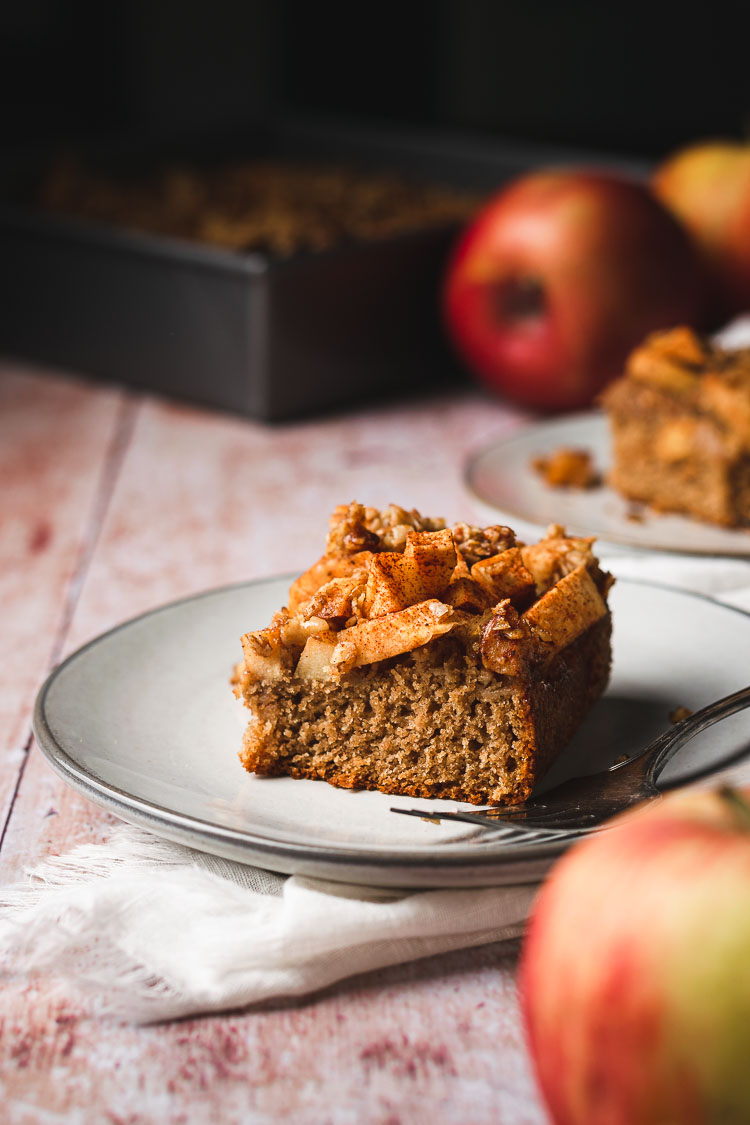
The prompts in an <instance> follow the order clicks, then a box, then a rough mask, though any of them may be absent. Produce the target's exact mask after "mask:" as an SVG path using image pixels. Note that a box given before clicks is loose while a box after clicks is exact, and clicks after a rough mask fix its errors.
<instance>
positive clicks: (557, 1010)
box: [521, 790, 750, 1125]
mask: <svg viewBox="0 0 750 1125" xmlns="http://www.w3.org/2000/svg"><path fill="white" fill-rule="evenodd" d="M749 797H750V790H749V791H747V792H745V793H739V792H736V791H733V790H724V791H720V792H715V793H710V792H702V793H693V794H675V795H674V796H672V797H667V798H666V799H665V800H664V801H663V802H661V803H660V804H658V805H652V806H649V807H648V808H646V809H645V811H643V810H641V811H638V812H636V813H635V814H631V815H630V816H629V817H627V818H625V819H623V820H622V821H621V822H620V824H619V826H618V827H617V828H616V829H615V828H613V829H612V830H611V831H607V832H604V833H602V834H601V835H600V836H597V837H594V838H592V839H590V840H588V841H586V842H585V843H584V844H582V845H580V846H579V847H578V848H574V849H573V850H572V851H571V852H569V853H568V855H567V856H565V857H564V858H563V859H562V860H561V861H560V862H559V864H557V865H556V866H555V867H554V868H553V870H552V872H551V875H550V877H549V879H548V881H547V882H546V883H545V885H544V886H543V888H542V890H541V892H540V895H539V897H538V899H537V902H536V905H535V908H534V913H533V917H532V920H531V923H530V926H529V930H528V933H527V937H526V941H525V945H524V949H523V955H522V962H521V996H522V1004H523V1010H524V1018H525V1021H526V1029H527V1034H528V1041H529V1046H530V1050H531V1054H532V1056H533V1059H534V1062H535V1065H536V1070H537V1075H538V1078H539V1082H540V1085H541V1088H542V1091H543V1093H544V1096H545V1098H546V1100H547V1103H548V1106H549V1109H550V1113H551V1116H552V1119H553V1121H554V1122H555V1123H556V1125H666V1123H667V1122H669V1125H688V1123H689V1125H708V1123H711V1125H718V1123H719V1122H721V1123H722V1125H747V1123H748V1122H750V805H748V803H747V801H748V798H749Z"/></svg>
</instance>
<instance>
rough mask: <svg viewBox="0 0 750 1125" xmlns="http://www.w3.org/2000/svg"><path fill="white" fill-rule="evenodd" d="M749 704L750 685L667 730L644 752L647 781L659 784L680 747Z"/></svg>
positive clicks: (643, 764) (642, 756) (749, 705)
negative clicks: (665, 769) (661, 775)
mask: <svg viewBox="0 0 750 1125" xmlns="http://www.w3.org/2000/svg"><path fill="white" fill-rule="evenodd" d="M745 707H750V686H749V687H745V688H741V689H740V691H735V692H732V694H731V695H725V696H724V698H723V699H717V700H716V701H715V702H714V703H708V704H706V706H705V707H701V708H700V709H699V710H698V711H694V712H693V714H692V715H689V716H688V717H687V718H686V719H683V720H682V722H679V723H676V724H675V726H674V727H673V728H672V729H671V730H667V731H665V732H664V734H662V735H660V736H659V737H658V738H657V739H656V740H655V741H654V742H652V743H651V745H650V746H649V748H648V749H647V750H646V751H644V753H643V754H642V755H641V759H640V760H641V763H642V768H643V775H644V777H645V778H646V780H647V781H650V782H651V783H652V784H655V782H656V780H657V778H658V777H659V775H660V774H661V772H662V770H663V769H664V767H665V766H666V764H667V763H668V762H669V761H670V760H671V759H672V758H673V757H674V755H675V754H676V753H677V751H678V750H679V749H680V747H682V746H684V745H685V743H686V742H689V741H690V739H691V738H695V736H696V734H700V732H701V731H703V730H705V729H706V728H707V727H710V726H712V725H713V724H714V723H716V722H718V721H719V720H720V719H726V718H727V717H728V716H729V715H734V714H735V712H736V711H742V710H743V709H744V708H745ZM624 764H625V763H624ZM614 768H615V769H616V768H617V767H614Z"/></svg>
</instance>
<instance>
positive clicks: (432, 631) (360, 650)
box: [331, 598, 462, 674]
mask: <svg viewBox="0 0 750 1125" xmlns="http://www.w3.org/2000/svg"><path fill="white" fill-rule="evenodd" d="M461 620H462V619H461V617H460V616H459V615H458V614H456V612H455V611H454V610H453V609H452V608H451V607H450V606H448V605H445V604H444V603H443V602H439V601H437V599H434V598H432V599H430V600H428V601H424V602H420V603H419V604H417V605H411V606H408V607H407V608H406V609H402V610H400V611H398V612H396V613H389V614H386V615H385V616H383V617H376V618H373V619H372V620H371V621H361V622H360V623H359V624H358V625H353V626H351V628H349V629H343V630H342V631H341V632H340V633H338V634H337V638H338V643H337V644H336V648H335V650H334V652H333V655H332V657H331V666H332V667H333V668H335V669H336V672H337V673H338V674H343V673H345V672H348V671H349V670H350V669H352V668H356V667H359V666H361V665H364V664H374V663H375V662H376V661H378V660H387V659H388V658H389V657H391V656H399V655H400V654H401V653H402V652H411V651H412V649H415V648H419V647H420V645H426V644H427V643H428V642H429V641H431V640H433V639H434V638H435V637H440V636H442V635H443V634H444V633H448V632H450V630H451V629H452V628H453V627H454V626H455V625H457V624H459V622H460V621H461Z"/></svg>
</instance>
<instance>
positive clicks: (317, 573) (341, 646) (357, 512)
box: [239, 503, 612, 690]
mask: <svg viewBox="0 0 750 1125" xmlns="http://www.w3.org/2000/svg"><path fill="white" fill-rule="evenodd" d="M592 543H593V540H592V539H590V538H576V537H568V536H567V535H566V534H565V531H564V529H563V528H562V527H560V526H558V525H555V524H553V525H551V526H550V528H549V529H548V531H547V534H546V536H545V537H544V538H543V539H542V540H540V542H539V543H536V544H532V545H529V546H525V545H523V544H517V543H516V541H515V536H514V535H513V532H512V531H511V530H510V529H509V528H507V527H504V526H501V525H498V526H496V527H488V528H482V529H480V528H476V527H472V526H470V525H467V524H463V523H462V524H456V525H455V526H454V527H452V528H447V527H445V521H444V520H440V519H427V518H425V517H423V516H421V515H420V513H419V512H417V511H414V510H412V511H406V510H405V509H403V508H399V507H398V506H396V505H391V506H390V507H389V508H387V509H385V510H384V511H382V512H380V511H377V510H375V509H371V508H365V507H363V506H362V505H360V504H356V503H354V504H349V505H342V506H340V507H338V508H337V509H336V510H335V512H334V513H333V516H332V517H331V530H330V534H329V537H328V543H327V547H326V553H325V554H324V555H323V556H322V558H321V559H319V560H318V562H317V563H315V564H314V565H313V566H312V567H310V569H309V570H308V571H306V572H305V574H303V575H301V576H300V578H298V579H297V580H296V582H294V583H293V584H292V587H291V589H290V597H289V605H288V607H286V608H285V609H283V610H281V611H280V612H279V613H277V614H275V615H274V617H273V619H272V621H271V624H270V626H269V627H268V628H266V629H261V630H258V631H256V632H253V633H247V634H245V636H244V637H243V638H242V645H243V653H244V668H243V669H242V670H241V671H240V680H241V681H242V680H243V678H244V679H245V680H247V679H248V678H249V679H250V680H253V679H260V680H274V679H280V678H283V677H285V676H286V677H289V676H293V677H297V678H301V679H338V678H340V677H341V676H343V675H346V674H347V673H348V672H350V671H351V670H352V669H354V668H358V667H362V666H365V665H370V664H374V663H377V662H378V661H382V660H387V659H389V658H391V657H394V656H398V655H401V654H403V653H407V652H411V651H412V650H414V649H416V648H419V647H420V646H422V645H425V644H427V643H429V642H430V641H432V640H434V639H435V638H437V637H440V636H444V635H445V634H446V633H451V632H452V633H454V634H455V635H456V636H457V637H460V638H461V639H462V640H463V642H464V643H465V645H466V647H467V649H472V650H473V651H474V652H475V653H476V655H477V657H478V659H479V660H481V663H482V664H483V665H484V667H485V668H487V669H488V670H491V671H494V672H499V673H504V674H508V675H522V674H523V672H524V670H525V669H526V670H528V668H529V667H530V666H531V665H532V664H538V663H540V662H544V661H546V660H548V659H549V658H550V657H551V656H553V655H554V654H555V653H557V652H559V651H560V650H561V649H562V648H564V647H565V646H566V645H568V644H570V643H572V641H573V640H575V639H576V637H577V636H579V635H581V633H583V632H584V631H585V630H586V629H587V628H588V627H589V626H590V625H592V624H593V623H594V622H595V621H597V620H599V618H601V617H602V616H604V615H605V614H606V612H607V608H606V604H605V598H606V593H607V589H608V588H609V585H610V584H611V581H612V579H611V576H609V575H607V574H604V573H603V572H602V571H601V570H600V568H599V565H598V562H597V559H596V558H595V556H594V554H593V551H592ZM239 690H241V684H240V685H239Z"/></svg>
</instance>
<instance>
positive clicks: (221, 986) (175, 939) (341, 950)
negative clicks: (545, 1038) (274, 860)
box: [0, 826, 535, 1022]
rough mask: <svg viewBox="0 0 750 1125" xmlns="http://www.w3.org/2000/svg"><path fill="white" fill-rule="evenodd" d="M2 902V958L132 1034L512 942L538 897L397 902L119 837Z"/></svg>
mask: <svg viewBox="0 0 750 1125" xmlns="http://www.w3.org/2000/svg"><path fill="white" fill-rule="evenodd" d="M29 874H30V880H31V881H30V882H29V883H28V884H23V885H19V886H14V887H10V888H8V889H6V890H5V891H4V892H0V955H2V956H3V957H4V959H5V962H6V967H14V968H15V969H16V971H25V972H29V971H31V972H41V973H54V974H55V975H56V976H58V977H59V976H63V977H68V978H71V979H73V980H74V981H75V982H76V983H77V984H78V985H80V986H83V987H85V988H86V989H87V990H90V991H92V992H93V993H94V994H95V995H96V996H97V998H98V1006H99V1008H100V1010H103V1011H106V1012H110V1013H113V1014H116V1015H120V1016H122V1017H124V1018H128V1019H133V1020H136V1021H138V1022H148V1021H153V1020H163V1019H173V1018H177V1017H180V1016H187V1015H191V1014H197V1013H201V1012H216V1011H221V1010H227V1009H232V1008H240V1007H244V1006H246V1005H249V1004H253V1003H258V1002H260V1001H264V1000H270V999H274V998H281V997H295V996H301V995H303V994H305V993H310V992H315V991H317V990H318V989H321V988H324V987H325V986H326V985H329V984H331V983H333V982H334V981H338V980H341V979H342V978H344V977H348V976H352V975H353V974H355V973H361V972H367V971H368V970H371V969H379V968H382V967H383V966H385V965H393V964H400V963H403V962H405V961H413V960H416V959H418V958H420V957H427V956H429V955H431V954H435V953H444V952H447V951H448V950H451V949H457V948H461V947H469V946H473V945H485V944H487V943H488V942H495V941H504V940H507V939H510V938H515V937H518V936H519V934H520V933H521V930H522V927H523V923H524V920H525V918H526V916H527V914H528V910H529V906H530V904H531V900H532V898H533V895H534V892H535V887H534V886H530V885H527V886H515V887H490V888H481V889H476V890H466V889H462V890H431V891H419V892H412V891H393V890H388V889H378V888H370V887H356V886H348V885H345V884H340V883H331V882H325V881H324V880H321V879H308V878H301V877H299V876H291V877H289V878H285V877H284V876H280V875H276V874H273V873H272V872H268V871H263V870H260V869H258V868H255V867H249V866H245V865H243V864H239V863H231V862H229V861H227V860H222V859H218V858H216V857H214V856H209V855H204V854H202V853H200V852H196V851H193V850H192V849H190V848H186V847H182V846H180V845H178V844H172V843H169V842H167V841H165V840H160V839H159V838H158V837H156V836H152V835H151V834H149V833H147V832H143V831H141V830H139V829H136V828H132V827H129V826H122V827H121V828H120V829H118V830H117V831H115V832H114V833H113V835H112V837H111V839H110V840H109V842H108V843H106V844H94V845H84V846H81V847H78V848H75V849H74V850H73V851H72V852H70V854H68V855H66V856H61V857H58V856H52V857H50V858H49V859H47V860H46V861H45V862H44V863H42V864H41V865H39V866H38V867H36V868H34V869H33V870H32V871H31V872H30V873H29Z"/></svg>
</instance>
